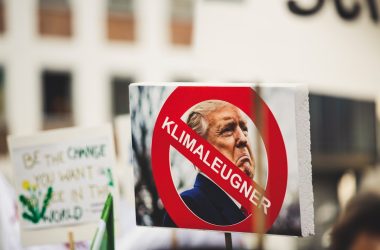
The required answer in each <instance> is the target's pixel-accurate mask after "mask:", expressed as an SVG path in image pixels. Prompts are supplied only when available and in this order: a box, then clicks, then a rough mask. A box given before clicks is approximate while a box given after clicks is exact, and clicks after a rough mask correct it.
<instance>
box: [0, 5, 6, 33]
mask: <svg viewBox="0 0 380 250" xmlns="http://www.w3.org/2000/svg"><path fill="white" fill-rule="evenodd" d="M4 31H5V6H4V1H3V0H0V33H4Z"/></svg>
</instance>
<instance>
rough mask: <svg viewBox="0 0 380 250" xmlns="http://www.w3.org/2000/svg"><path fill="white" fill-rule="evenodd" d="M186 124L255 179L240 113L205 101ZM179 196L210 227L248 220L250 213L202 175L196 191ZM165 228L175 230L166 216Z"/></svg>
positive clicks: (195, 109)
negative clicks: (211, 225)
mask: <svg viewBox="0 0 380 250" xmlns="http://www.w3.org/2000/svg"><path fill="white" fill-rule="evenodd" d="M186 123H187V125H188V126H189V127H190V128H192V129H193V130H194V131H195V132H196V133H197V134H198V135H200V136H201V137H203V138H204V139H206V140H207V141H208V142H209V143H210V144H211V145H212V146H214V147H215V148H216V149H217V150H218V151H219V152H220V153H221V154H223V155H224V156H225V157H227V158H228V159H229V160H230V161H231V162H232V163H234V164H235V166H236V167H238V168H239V169H240V170H241V171H242V172H243V173H244V174H246V175H247V176H248V177H249V178H251V179H252V178H253V177H254V174H255V164H254V158H253V154H252V148H251V145H250V143H249V141H248V125H247V120H246V118H245V116H244V115H243V114H242V111H240V109H238V108H237V107H235V106H234V105H232V104H230V103H228V102H225V101H220V100H207V101H203V102H200V103H198V104H197V105H195V106H194V107H193V108H192V109H191V110H190V112H189V115H188V117H187V119H186ZM195 167H196V166H195ZM180 196H181V198H182V200H183V201H184V203H185V204H186V205H187V207H188V208H189V209H190V210H191V211H192V212H193V213H194V214H195V215H197V216H198V217H199V218H201V219H202V220H204V221H207V222H209V223H211V224H215V225H232V224H236V223H238V222H240V221H242V220H243V219H245V218H246V217H247V211H246V210H245V209H244V208H243V207H241V205H240V204H239V203H238V202H237V201H235V200H234V199H232V197H230V196H229V195H228V194H226V193H225V192H224V191H223V190H222V189H220V188H219V187H218V186H217V185H216V184H215V183H214V182H213V181H212V180H210V179H209V178H208V177H207V176H206V175H204V174H203V173H202V172H199V173H198V174H197V176H196V179H195V183H194V186H193V188H191V189H189V190H186V191H184V192H182V193H181V194H180ZM163 226H167V227H176V225H175V223H174V222H173V221H172V219H171V218H170V215H169V214H167V213H165V215H164V219H163Z"/></svg>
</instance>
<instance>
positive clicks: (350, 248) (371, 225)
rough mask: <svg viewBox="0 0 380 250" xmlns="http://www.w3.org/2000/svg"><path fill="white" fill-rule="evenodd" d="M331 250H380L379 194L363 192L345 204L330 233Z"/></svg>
mask: <svg viewBox="0 0 380 250" xmlns="http://www.w3.org/2000/svg"><path fill="white" fill-rule="evenodd" d="M330 249H331V250H380V192H375V191H363V192H360V193H358V194H357V195H356V196H354V197H353V198H352V199H351V200H350V202H349V203H348V204H347V206H346V208H345V209H344V211H343V213H342V214H341V216H340V218H339V219H338V221H337V222H336V224H335V225H334V227H333V229H332V232H331V245H330Z"/></svg>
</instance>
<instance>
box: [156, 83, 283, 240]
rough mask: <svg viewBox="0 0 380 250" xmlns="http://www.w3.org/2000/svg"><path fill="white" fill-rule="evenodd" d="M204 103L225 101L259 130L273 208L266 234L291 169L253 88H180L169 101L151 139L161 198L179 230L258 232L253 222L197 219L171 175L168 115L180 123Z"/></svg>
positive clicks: (278, 135) (276, 129)
mask: <svg viewBox="0 0 380 250" xmlns="http://www.w3.org/2000/svg"><path fill="white" fill-rule="evenodd" d="M205 100H223V101H226V102H229V103H231V104H233V105H235V106H237V107H239V108H240V109H241V110H242V111H243V112H245V113H246V114H247V115H248V117H250V119H251V120H252V122H253V123H254V124H255V125H256V127H257V129H258V130H259V133H260V136H261V137H262V139H263V142H264V145H265V150H266V153H267V157H268V180H267V185H266V189H265V196H266V197H267V198H268V199H269V200H270V201H271V207H270V209H269V210H268V213H267V215H266V218H265V231H267V230H269V229H270V228H271V226H272V224H273V223H274V221H275V220H276V218H277V216H278V214H279V212H280V210H281V207H282V204H283V201H284V197H285V193H286V186H287V179H288V166H287V157H286V149H285V144H284V140H283V137H282V134H281V131H280V128H279V126H278V124H277V121H276V119H275V117H274V116H273V114H272V112H271V110H270V109H269V107H268V106H267V105H266V103H265V102H264V101H263V100H262V99H261V98H260V96H259V95H258V94H257V93H256V92H255V91H254V90H253V89H252V88H250V87H210V86H207V87H206V86H204V87H203V86H180V87H177V88H176V89H175V90H174V91H173V92H172V94H171V95H170V96H169V97H168V99H167V100H166V102H165V103H164V105H163V106H162V108H161V110H160V113H159V115H158V117H157V120H156V124H155V127H154V131H153V137H152V170H153V177H154V181H155V184H156V187H157V191H158V193H159V196H160V198H161V200H162V202H163V204H164V207H165V209H166V210H167V212H168V213H169V215H170V217H171V218H172V220H173V221H174V222H175V224H176V225H177V226H178V227H180V228H194V229H209V230H218V231H231V232H253V231H255V225H254V224H255V223H254V222H253V221H254V220H252V219H249V218H250V216H252V215H250V216H248V217H247V218H246V219H244V220H242V221H241V222H239V223H237V224H234V225H226V226H224V225H214V224H211V223H208V222H206V221H204V220H202V219H200V218H199V217H198V216H196V215H195V214H194V213H193V212H192V211H191V210H190V209H189V208H188V207H187V206H186V204H185V203H184V202H183V201H182V199H181V197H180V196H179V194H178V192H177V190H176V187H175V185H174V183H173V180H172V176H171V171H170V159H169V155H170V154H169V152H170V145H171V144H170V141H169V140H168V138H167V136H168V134H167V133H166V132H165V131H164V130H163V129H161V127H160V126H161V124H163V122H164V120H165V118H166V116H167V115H170V116H171V117H176V118H178V119H180V118H181V116H182V115H183V114H184V113H185V112H186V111H187V110H188V109H189V108H191V107H192V106H194V105H195V104H197V103H199V102H202V101H205ZM256 104H257V105H259V107H260V110H261V113H262V116H261V117H262V119H263V120H262V121H263V124H265V126H258V123H257V117H256V114H255V112H254V111H255V105H256ZM253 216H254V215H253Z"/></svg>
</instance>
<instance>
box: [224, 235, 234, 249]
mask: <svg viewBox="0 0 380 250" xmlns="http://www.w3.org/2000/svg"><path fill="white" fill-rule="evenodd" d="M224 239H225V242H226V250H232V236H231V233H224Z"/></svg>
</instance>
